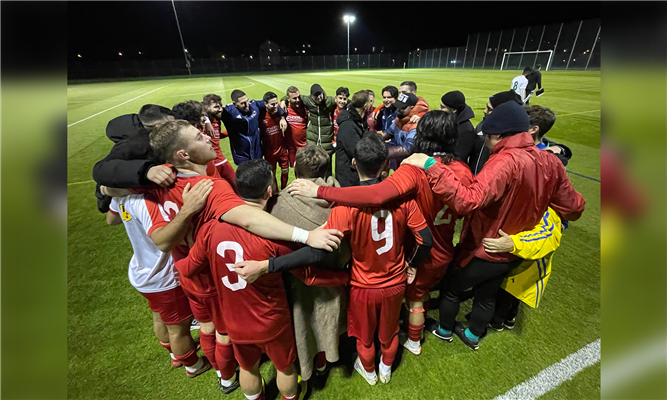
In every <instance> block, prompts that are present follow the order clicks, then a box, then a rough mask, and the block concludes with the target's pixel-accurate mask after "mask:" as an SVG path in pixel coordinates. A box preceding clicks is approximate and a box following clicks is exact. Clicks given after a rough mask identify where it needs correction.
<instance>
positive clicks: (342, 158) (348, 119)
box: [336, 108, 368, 187]
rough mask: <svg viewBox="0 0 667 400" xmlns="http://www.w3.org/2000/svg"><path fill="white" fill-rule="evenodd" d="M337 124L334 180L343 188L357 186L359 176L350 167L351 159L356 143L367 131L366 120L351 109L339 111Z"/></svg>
mask: <svg viewBox="0 0 667 400" xmlns="http://www.w3.org/2000/svg"><path fill="white" fill-rule="evenodd" d="M337 122H338V126H339V128H338V136H337V139H336V179H337V180H338V182H339V183H340V185H341V186H343V187H347V186H359V175H357V170H356V169H354V168H353V167H352V159H353V158H354V149H355V147H357V142H359V139H361V138H362V137H363V135H364V133H365V132H367V131H368V126H367V125H366V118H362V117H361V116H360V115H359V113H358V112H357V110H355V109H354V108H352V109H350V110H343V111H341V112H340V115H338V119H337Z"/></svg>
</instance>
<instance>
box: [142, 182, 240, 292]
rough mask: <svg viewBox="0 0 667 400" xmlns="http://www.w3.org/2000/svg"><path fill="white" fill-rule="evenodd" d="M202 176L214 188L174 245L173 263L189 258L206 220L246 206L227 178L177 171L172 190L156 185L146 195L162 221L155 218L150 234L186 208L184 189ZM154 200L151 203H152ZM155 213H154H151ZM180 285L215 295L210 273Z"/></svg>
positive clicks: (182, 278) (189, 290)
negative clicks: (187, 229)
mask: <svg viewBox="0 0 667 400" xmlns="http://www.w3.org/2000/svg"><path fill="white" fill-rule="evenodd" d="M202 179H212V180H213V191H211V193H210V194H209V195H208V198H207V199H206V205H205V206H204V208H203V209H202V210H201V211H200V212H199V213H198V214H197V215H195V216H194V218H193V219H192V226H191V227H190V229H189V231H188V234H187V236H186V238H185V240H184V241H183V242H181V243H180V244H179V245H177V246H176V247H174V249H173V250H172V252H171V254H172V258H173V260H174V262H176V261H178V260H180V259H182V258H185V257H187V255H188V253H189V252H190V246H191V245H192V244H193V243H194V242H195V241H196V240H195V239H196V238H197V236H198V235H199V229H200V228H201V226H202V225H204V223H206V222H207V221H210V220H217V219H218V218H220V216H221V215H223V214H224V213H226V212H227V211H229V210H231V209H232V208H235V207H237V206H240V205H245V202H244V201H243V200H241V199H240V198H239V197H238V196H237V195H236V193H234V190H233V189H232V187H231V186H230V185H229V183H227V181H226V180H224V179H221V178H212V177H209V176H204V175H183V174H180V173H179V174H178V175H177V178H176V182H175V183H174V186H172V187H171V188H169V189H164V188H157V189H151V190H150V192H149V193H147V194H146V196H145V198H146V204H147V207H149V210H150V209H151V208H153V210H154V209H155V207H158V208H159V211H160V213H159V214H160V215H162V218H163V219H162V221H157V222H156V221H154V223H153V226H152V227H151V229H150V230H149V231H148V235H149V236H150V234H151V233H152V232H153V231H154V230H155V229H157V228H159V227H163V226H165V225H167V224H168V223H169V221H171V220H173V219H174V218H175V217H176V214H177V213H178V211H179V210H180V209H181V208H182V207H183V189H184V188H185V186H186V185H187V184H188V183H189V184H190V188H192V187H194V185H195V184H196V183H197V182H199V181H201V180H202ZM151 203H152V204H151ZM153 214H156V213H155V212H151V215H153ZM181 286H182V287H183V289H185V290H186V291H188V292H190V293H192V294H193V295H195V296H198V297H199V296H200V297H206V296H210V295H213V294H215V286H214V285H213V282H212V281H211V278H210V275H209V276H206V274H205V273H203V274H199V275H197V276H194V277H192V278H190V279H187V278H185V277H181Z"/></svg>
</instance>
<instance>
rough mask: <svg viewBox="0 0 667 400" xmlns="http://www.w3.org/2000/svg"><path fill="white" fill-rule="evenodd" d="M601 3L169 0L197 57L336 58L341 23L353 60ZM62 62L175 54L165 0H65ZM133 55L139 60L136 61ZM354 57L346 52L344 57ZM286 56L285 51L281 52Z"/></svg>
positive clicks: (456, 41)
mask: <svg viewBox="0 0 667 400" xmlns="http://www.w3.org/2000/svg"><path fill="white" fill-rule="evenodd" d="M600 4H601V3H600V2H544V1H539V2H538V1H530V2H463V1H458V2H453V1H450V2H399V1H372V2H371V1H368V2H324V1H314V0H313V1H308V2H278V1H273V2H258V1H244V2H217V1H188V2H185V1H177V2H176V10H177V12H178V18H179V22H180V24H181V30H182V32H183V39H184V41H185V46H186V48H187V49H188V51H189V52H190V54H192V56H193V57H194V58H195V59H196V58H213V57H219V56H220V55H222V54H225V55H226V56H240V55H241V54H244V55H246V56H247V55H250V54H257V52H258V49H259V46H260V44H262V43H263V42H264V41H266V40H271V41H272V42H276V43H278V44H279V45H280V46H285V47H287V48H288V49H292V51H291V54H292V55H294V54H295V52H294V50H296V49H297V48H298V49H299V50H301V49H302V48H303V45H304V44H306V45H308V44H310V45H311V47H310V49H308V48H306V50H307V52H306V54H311V55H318V54H320V55H321V54H345V53H346V51H347V47H346V46H347V26H346V24H345V23H344V22H343V20H342V17H343V15H345V14H346V13H351V14H354V15H355V16H356V21H355V22H354V23H353V24H352V25H351V26H350V41H351V44H350V45H351V47H352V48H354V47H357V48H358V53H359V54H366V53H370V52H372V47H373V46H375V47H376V52H379V50H380V49H381V48H382V47H384V52H385V53H391V52H407V51H409V50H412V49H415V48H418V47H420V48H437V47H449V46H465V44H466V40H467V36H468V34H469V33H474V32H486V31H491V30H498V29H504V28H519V27H522V26H531V25H538V24H546V23H554V22H568V21H573V20H579V19H589V18H599V17H600V13H601V11H600V7H601V6H600ZM67 10H68V11H67V12H68V57H70V58H75V57H76V56H77V54H81V55H82V57H83V58H84V59H87V60H114V59H118V58H119V56H118V52H122V53H123V57H124V58H127V57H129V58H139V57H141V58H176V57H181V56H182V50H181V43H180V38H179V35H178V30H177V27H176V20H175V18H174V12H173V8H172V5H171V2H163V1H149V2H129V1H127V2H69V3H68V5H67ZM139 52H141V53H142V54H141V55H139ZM352 52H353V53H354V51H352ZM288 54H289V53H288Z"/></svg>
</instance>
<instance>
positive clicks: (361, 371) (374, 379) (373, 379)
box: [354, 356, 378, 386]
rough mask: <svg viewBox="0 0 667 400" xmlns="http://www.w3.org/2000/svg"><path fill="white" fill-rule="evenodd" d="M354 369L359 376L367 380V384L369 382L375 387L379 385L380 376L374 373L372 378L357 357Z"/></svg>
mask: <svg viewBox="0 0 667 400" xmlns="http://www.w3.org/2000/svg"><path fill="white" fill-rule="evenodd" d="M354 369H355V370H356V371H357V372H358V373H359V375H361V376H363V377H364V379H366V382H368V384H369V385H371V386H374V385H376V384H377V383H378V376H377V374H376V373H375V371H373V375H372V376H371V377H369V376H368V373H367V372H366V370H365V369H364V366H363V365H361V360H360V359H359V357H358V356H357V359H356V360H355V361H354Z"/></svg>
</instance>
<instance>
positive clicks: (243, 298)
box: [178, 221, 292, 344]
mask: <svg viewBox="0 0 667 400" xmlns="http://www.w3.org/2000/svg"><path fill="white" fill-rule="evenodd" d="M291 251H292V250H291V249H290V247H289V244H288V243H286V242H274V241H271V240H267V239H264V238H261V237H259V236H256V235H254V234H252V233H250V232H248V231H246V230H245V229H243V228H241V227H238V226H236V225H231V224H227V223H218V222H216V221H209V222H207V223H206V224H204V225H203V226H202V228H201V231H200V234H199V240H197V242H196V243H195V245H194V247H192V249H191V250H190V254H189V256H188V259H187V260H183V261H181V262H180V263H178V268H179V270H183V268H192V269H193V270H194V269H196V268H198V267H201V266H203V265H207V264H208V265H209V269H210V271H211V273H212V275H213V279H214V282H215V286H216V288H217V290H218V296H219V297H220V301H221V303H222V315H223V318H224V320H225V325H226V328H227V334H228V335H229V337H230V339H231V340H232V342H234V343H239V344H243V343H255V344H261V343H267V342H270V341H272V340H274V339H275V338H277V337H279V336H280V335H281V334H283V332H284V331H285V330H287V329H290V330H291V329H292V320H291V316H290V310H289V306H288V304H287V295H286V293H285V284H284V283H283V277H282V275H281V274H264V275H262V276H260V277H259V279H257V280H256V281H254V282H253V283H252V284H248V283H247V282H246V281H244V280H243V278H241V277H240V276H238V275H237V274H236V272H235V271H234V267H233V266H234V264H236V263H238V262H241V261H243V260H266V259H268V258H269V257H277V256H280V255H284V254H287V253H290V252H291ZM184 263H187V265H186V264H184Z"/></svg>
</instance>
